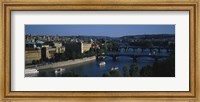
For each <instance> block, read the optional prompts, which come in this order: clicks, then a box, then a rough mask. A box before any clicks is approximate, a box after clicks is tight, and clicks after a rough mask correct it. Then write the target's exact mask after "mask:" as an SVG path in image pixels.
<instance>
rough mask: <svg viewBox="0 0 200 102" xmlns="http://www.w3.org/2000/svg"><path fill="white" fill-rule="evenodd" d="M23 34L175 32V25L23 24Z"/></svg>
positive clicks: (115, 34) (110, 35)
mask: <svg viewBox="0 0 200 102" xmlns="http://www.w3.org/2000/svg"><path fill="white" fill-rule="evenodd" d="M25 34H31V35H59V36H72V35H73V36H77V35H86V36H109V37H121V36H126V35H144V34H145V35H147V34H175V25H25Z"/></svg>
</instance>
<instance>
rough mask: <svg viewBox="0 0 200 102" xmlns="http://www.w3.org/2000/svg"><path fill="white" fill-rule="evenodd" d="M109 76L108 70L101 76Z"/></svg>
mask: <svg viewBox="0 0 200 102" xmlns="http://www.w3.org/2000/svg"><path fill="white" fill-rule="evenodd" d="M110 76H111V75H110V73H109V72H106V73H104V74H103V77H110Z"/></svg>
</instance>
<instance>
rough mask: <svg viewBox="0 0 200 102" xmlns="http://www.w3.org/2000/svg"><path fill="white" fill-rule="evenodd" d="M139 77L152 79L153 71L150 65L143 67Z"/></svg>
mask: <svg viewBox="0 0 200 102" xmlns="http://www.w3.org/2000/svg"><path fill="white" fill-rule="evenodd" d="M140 76H142V77H152V76H153V69H152V67H151V66H150V65H147V66H144V67H143V68H142V70H141V71H140Z"/></svg>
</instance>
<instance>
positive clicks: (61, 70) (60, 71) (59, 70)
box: [54, 68, 65, 74]
mask: <svg viewBox="0 0 200 102" xmlns="http://www.w3.org/2000/svg"><path fill="white" fill-rule="evenodd" d="M64 70H65V69H63V68H58V69H55V70H54V72H55V73H56V74H57V73H62V72H63V71H64Z"/></svg>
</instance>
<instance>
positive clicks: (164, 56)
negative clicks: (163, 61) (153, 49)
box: [96, 53, 169, 62]
mask: <svg viewBox="0 0 200 102" xmlns="http://www.w3.org/2000/svg"><path fill="white" fill-rule="evenodd" d="M119 56H126V57H130V58H133V61H134V62H135V61H137V58H139V57H150V58H153V59H155V60H158V59H160V58H167V57H169V55H161V54H125V53H123V54H122V53H105V54H100V55H97V56H96V57H97V59H99V58H100V57H112V59H113V61H116V60H117V57H119Z"/></svg>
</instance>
